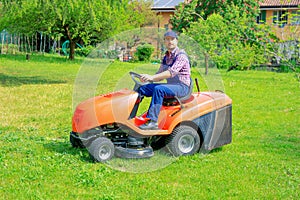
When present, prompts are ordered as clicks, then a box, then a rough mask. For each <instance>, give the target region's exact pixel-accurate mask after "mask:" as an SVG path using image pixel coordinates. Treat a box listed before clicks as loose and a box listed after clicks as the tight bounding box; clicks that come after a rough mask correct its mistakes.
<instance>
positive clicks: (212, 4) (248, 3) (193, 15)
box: [171, 0, 259, 32]
mask: <svg viewBox="0 0 300 200" xmlns="http://www.w3.org/2000/svg"><path fill="white" fill-rule="evenodd" d="M228 5H234V6H237V7H239V8H240V9H239V12H240V15H243V14H247V16H248V17H249V18H252V19H255V18H256V16H257V14H258V9H257V8H258V7H259V5H258V1H257V0H193V1H190V2H189V3H181V4H179V5H178V6H177V7H176V12H175V14H174V15H173V16H172V18H171V24H172V25H173V29H175V30H177V31H180V32H181V31H182V30H183V29H185V30H187V29H188V28H189V27H190V25H191V23H193V22H197V21H198V20H199V18H200V19H204V20H205V19H207V18H208V17H209V16H210V15H211V14H213V13H218V14H220V15H221V16H222V17H224V18H225V19H227V17H226V16H225V15H226V13H227V12H228V11H229V10H228V9H230V8H229V7H228Z"/></svg>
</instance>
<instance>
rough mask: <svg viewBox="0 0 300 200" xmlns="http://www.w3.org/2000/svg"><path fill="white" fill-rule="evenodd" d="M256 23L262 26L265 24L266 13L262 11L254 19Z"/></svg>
mask: <svg viewBox="0 0 300 200" xmlns="http://www.w3.org/2000/svg"><path fill="white" fill-rule="evenodd" d="M256 23H258V24H264V23H266V11H265V10H262V11H261V12H260V13H259V15H258V16H257V17H256Z"/></svg>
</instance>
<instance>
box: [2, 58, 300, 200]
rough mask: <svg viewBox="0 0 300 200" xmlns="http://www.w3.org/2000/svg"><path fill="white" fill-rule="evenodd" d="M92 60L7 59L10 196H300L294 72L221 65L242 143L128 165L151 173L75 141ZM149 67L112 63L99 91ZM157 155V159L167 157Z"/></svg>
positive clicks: (236, 137) (5, 168)
mask: <svg viewBox="0 0 300 200" xmlns="http://www.w3.org/2000/svg"><path fill="white" fill-rule="evenodd" d="M82 62H83V60H82V59H79V60H78V61H76V62H70V61H68V60H65V59H64V58H61V57H56V56H41V55H39V56H38V55H35V56H31V60H30V61H26V60H25V56H24V57H23V56H5V55H1V56H0V113H1V115H0V147H1V148H0V198H1V199H12V200H15V199H196V200H198V199H299V196H300V192H299V191H300V170H299V163H300V115H299V114H300V101H299V97H300V84H299V82H298V81H297V80H296V79H295V76H294V74H292V73H274V72H264V71H247V72H241V71H231V72H225V71H221V75H222V79H223V81H224V87H225V91H226V93H227V94H228V95H229V96H230V97H231V98H232V99H233V142H232V144H230V145H227V146H224V147H222V148H219V149H216V150H214V151H212V152H210V153H209V154H207V155H200V154H197V155H194V156H189V157H180V158H178V159H173V160H171V161H170V162H169V163H168V164H165V165H164V167H160V168H159V169H158V170H154V171H151V166H149V162H145V160H140V161H123V160H121V161H119V163H120V165H121V164H122V162H125V163H126V162H127V164H128V163H129V164H130V163H131V164H132V165H131V166H130V167H131V168H135V167H137V168H145V169H149V170H148V171H149V172H144V173H130V172H122V171H120V170H116V169H115V168H112V167H111V166H108V165H106V164H101V163H93V162H92V160H91V159H90V157H89V155H88V152H87V151H86V150H84V149H82V150H80V149H73V148H71V146H70V144H69V132H70V131H71V117H72V96H73V86H74V82H75V78H76V76H77V73H78V71H79V69H80V66H81V63H82ZM139 66H140V65H139V64H130V63H119V62H115V63H112V64H111V65H110V68H109V70H107V71H105V72H104V74H103V75H102V79H101V80H100V84H99V87H98V88H97V93H106V92H109V91H112V90H114V89H115V88H116V86H115V85H116V82H117V81H118V80H119V79H120V78H122V77H123V76H124V75H126V74H127V72H128V71H129V70H130V69H131V70H134V69H136V68H137V67H139ZM156 67H158V66H157V65H154V66H153V68H156ZM196 74H197V73H196V70H195V69H193V76H196ZM121 85H122V84H121ZM118 87H119V86H118ZM201 88H205V86H202V85H201ZM157 157H158V158H157ZM157 157H155V158H153V160H151V159H152V158H151V159H150V161H151V163H152V164H155V162H157V160H158V162H160V161H161V160H160V158H159V155H158V156H157ZM162 160H163V161H168V160H167V159H166V158H162ZM144 163H145V164H144ZM156 164H157V163H156ZM145 171H147V170H145Z"/></svg>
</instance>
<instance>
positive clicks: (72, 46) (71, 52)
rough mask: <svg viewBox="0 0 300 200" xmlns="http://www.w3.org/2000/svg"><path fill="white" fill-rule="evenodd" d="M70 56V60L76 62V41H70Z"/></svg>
mask: <svg viewBox="0 0 300 200" xmlns="http://www.w3.org/2000/svg"><path fill="white" fill-rule="evenodd" d="M69 44H70V54H69V59H70V60H74V59H75V47H76V42H74V40H70V43H69Z"/></svg>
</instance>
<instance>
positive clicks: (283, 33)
mask: <svg viewBox="0 0 300 200" xmlns="http://www.w3.org/2000/svg"><path fill="white" fill-rule="evenodd" d="M282 10H284V9H272V10H265V11H266V24H269V25H271V27H272V29H273V31H274V32H275V33H276V35H277V37H279V38H280V39H281V40H288V39H289V38H290V37H292V36H293V35H292V34H295V30H293V29H294V28H295V27H297V26H298V27H299V24H298V25H291V17H290V14H291V13H292V11H296V10H299V9H285V11H287V12H288V23H287V24H286V25H284V26H283V27H280V26H278V25H276V24H273V12H274V11H282ZM297 33H298V34H299V35H300V32H299V30H298V32H296V34H297Z"/></svg>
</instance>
